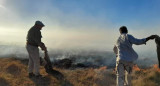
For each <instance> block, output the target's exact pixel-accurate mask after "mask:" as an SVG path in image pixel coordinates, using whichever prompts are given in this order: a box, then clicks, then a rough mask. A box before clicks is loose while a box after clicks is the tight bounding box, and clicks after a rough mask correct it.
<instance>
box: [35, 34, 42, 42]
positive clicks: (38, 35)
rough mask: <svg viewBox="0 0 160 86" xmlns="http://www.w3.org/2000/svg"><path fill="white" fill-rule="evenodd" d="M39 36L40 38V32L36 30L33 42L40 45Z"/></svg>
mask: <svg viewBox="0 0 160 86" xmlns="http://www.w3.org/2000/svg"><path fill="white" fill-rule="evenodd" d="M41 38H42V35H41V32H40V31H36V32H35V42H36V43H37V44H38V45H40V44H41V43H42V42H41Z"/></svg>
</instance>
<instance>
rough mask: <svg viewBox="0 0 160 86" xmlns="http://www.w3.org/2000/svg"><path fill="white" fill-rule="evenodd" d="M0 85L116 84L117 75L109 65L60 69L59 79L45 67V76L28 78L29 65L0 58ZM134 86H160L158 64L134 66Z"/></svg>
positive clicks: (88, 85) (64, 85) (42, 71)
mask: <svg viewBox="0 0 160 86" xmlns="http://www.w3.org/2000/svg"><path fill="white" fill-rule="evenodd" d="M0 61H1V62H0V86H115V83H116V75H115V72H113V70H109V69H107V67H105V66H104V67H101V68H97V69H93V68H87V69H74V70H71V69H59V68H54V69H55V70H57V71H59V72H61V73H62V74H63V75H64V77H65V79H64V80H58V79H56V78H55V77H53V76H51V75H48V74H47V73H46V72H45V70H44V68H43V67H41V68H40V73H41V74H42V75H44V78H40V79H36V78H33V79H30V78H28V73H27V65H26V64H23V63H22V62H23V61H21V60H18V59H14V58H0ZM132 76H133V80H132V85H133V86H160V69H158V66H157V65H154V67H153V68H149V69H143V70H142V69H140V68H138V66H136V67H135V68H134V71H133V73H132Z"/></svg>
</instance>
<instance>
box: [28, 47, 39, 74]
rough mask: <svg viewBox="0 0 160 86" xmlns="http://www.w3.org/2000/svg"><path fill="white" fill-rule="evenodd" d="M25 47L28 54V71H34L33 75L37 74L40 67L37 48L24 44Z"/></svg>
mask: <svg viewBox="0 0 160 86" xmlns="http://www.w3.org/2000/svg"><path fill="white" fill-rule="evenodd" d="M26 49H27V51H28V54H29V63H28V72H29V73H32V72H33V71H34V73H35V75H38V74H39V67H40V58H39V49H38V47H35V46H31V45H26Z"/></svg>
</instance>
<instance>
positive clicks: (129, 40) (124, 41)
mask: <svg viewBox="0 0 160 86" xmlns="http://www.w3.org/2000/svg"><path fill="white" fill-rule="evenodd" d="M145 43H146V38H143V39H137V38H134V37H133V36H132V35H130V34H124V33H123V34H121V35H120V37H119V38H118V40H117V42H116V45H115V47H114V48H113V50H114V52H115V53H116V54H117V61H120V60H124V61H130V62H133V61H135V60H136V59H137V58H138V54H137V53H136V52H135V51H134V49H133V48H132V45H133V44H136V45H141V44H145Z"/></svg>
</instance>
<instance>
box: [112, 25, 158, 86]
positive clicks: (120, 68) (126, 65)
mask: <svg viewBox="0 0 160 86" xmlns="http://www.w3.org/2000/svg"><path fill="white" fill-rule="evenodd" d="M119 31H120V36H119V38H118V39H117V42H116V44H115V46H114V48H113V51H114V53H115V54H116V57H117V59H116V75H117V86H124V85H126V86H131V77H130V74H131V71H132V67H133V62H134V61H135V60H136V59H137V58H138V54H137V53H136V52H135V51H134V49H133V48H132V45H133V44H136V45H141V44H146V42H147V41H148V40H150V39H154V38H155V37H156V36H155V35H151V36H149V37H147V38H143V39H137V38H135V37H133V36H132V35H130V34H128V30H127V27H126V26H122V27H120V29H119Z"/></svg>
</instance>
